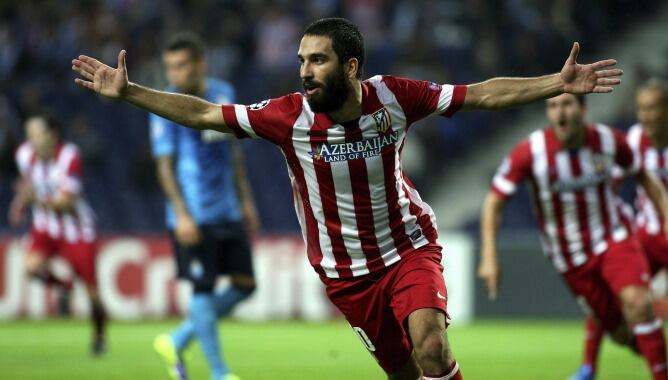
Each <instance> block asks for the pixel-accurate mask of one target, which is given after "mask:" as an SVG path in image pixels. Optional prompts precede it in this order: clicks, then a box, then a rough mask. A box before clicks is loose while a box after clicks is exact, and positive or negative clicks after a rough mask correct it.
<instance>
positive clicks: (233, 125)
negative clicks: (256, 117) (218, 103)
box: [222, 104, 258, 139]
mask: <svg viewBox="0 0 668 380" xmlns="http://www.w3.org/2000/svg"><path fill="white" fill-rule="evenodd" d="M222 111H223V119H224V120H225V125H227V126H228V127H230V129H231V130H232V132H234V135H235V136H237V138H240V139H243V138H247V137H250V138H258V136H257V134H256V133H255V131H254V130H253V128H252V127H251V124H250V121H249V120H248V110H247V109H246V106H243V105H240V104H225V105H223V106H222Z"/></svg>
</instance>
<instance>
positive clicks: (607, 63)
mask: <svg viewBox="0 0 668 380" xmlns="http://www.w3.org/2000/svg"><path fill="white" fill-rule="evenodd" d="M579 52H580V44H579V43H577V42H575V43H574V44H573V48H572V49H571V54H570V55H569V56H568V59H567V60H566V63H564V67H563V68H562V69H561V73H560V75H561V80H562V82H563V84H564V92H568V93H571V94H589V93H592V92H596V93H604V92H612V87H611V86H615V85H618V84H620V83H621V82H622V81H621V79H619V78H616V77H618V76H620V75H622V74H624V72H623V71H622V70H619V69H606V68H608V67H612V66H614V65H616V64H617V61H615V60H614V59H606V60H603V61H598V62H594V63H591V64H588V65H581V64H579V63H577V62H576V60H577V58H578V53H579ZM604 69H605V70H604Z"/></svg>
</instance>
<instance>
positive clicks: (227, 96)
mask: <svg viewBox="0 0 668 380" xmlns="http://www.w3.org/2000/svg"><path fill="white" fill-rule="evenodd" d="M209 84H210V85H211V89H212V91H211V94H212V99H208V100H209V101H212V102H214V103H219V104H232V103H234V102H235V97H236V96H235V95H236V94H235V92H234V87H232V85H231V84H229V83H228V82H225V81H222V80H217V79H212V80H210V82H209Z"/></svg>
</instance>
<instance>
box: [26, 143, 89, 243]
mask: <svg viewBox="0 0 668 380" xmlns="http://www.w3.org/2000/svg"><path fill="white" fill-rule="evenodd" d="M16 164H17V166H18V168H19V171H20V173H21V175H22V176H23V177H24V178H26V179H28V180H30V182H31V184H32V186H33V189H34V191H35V197H36V198H37V200H38V201H46V200H48V199H52V198H54V197H56V196H57V195H58V194H60V193H71V194H74V195H75V196H76V203H75V205H74V211H73V212H56V211H54V210H52V209H50V208H47V207H45V206H43V205H41V204H39V203H37V204H34V205H33V207H32V216H33V218H32V219H33V220H32V222H33V228H34V229H35V230H36V231H37V232H42V233H48V235H49V236H51V237H52V238H54V239H64V240H65V241H67V242H68V243H78V242H92V241H94V240H95V224H94V215H93V212H92V210H91V208H90V207H89V206H88V203H87V202H86V201H85V200H84V197H83V191H82V183H81V175H82V168H81V156H80V155H79V149H78V148H77V147H76V146H75V145H74V144H71V143H64V144H59V145H58V146H57V147H56V153H55V155H54V157H53V158H52V159H50V160H48V161H44V160H41V159H40V158H39V157H37V154H36V152H35V149H34V148H33V146H32V145H31V144H30V143H28V142H25V143H23V144H22V145H21V146H20V147H19V149H18V150H17V151H16Z"/></svg>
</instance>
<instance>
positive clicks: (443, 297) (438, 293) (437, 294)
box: [436, 290, 447, 300]
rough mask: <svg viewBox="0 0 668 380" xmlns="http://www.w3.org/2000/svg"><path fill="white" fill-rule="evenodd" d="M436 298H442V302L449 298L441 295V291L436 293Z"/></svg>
mask: <svg viewBox="0 0 668 380" xmlns="http://www.w3.org/2000/svg"><path fill="white" fill-rule="evenodd" d="M436 297H438V298H440V299H442V300H445V299H447V298H445V296H444V295H443V294H441V291H440V290H439V291H438V292H436Z"/></svg>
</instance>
